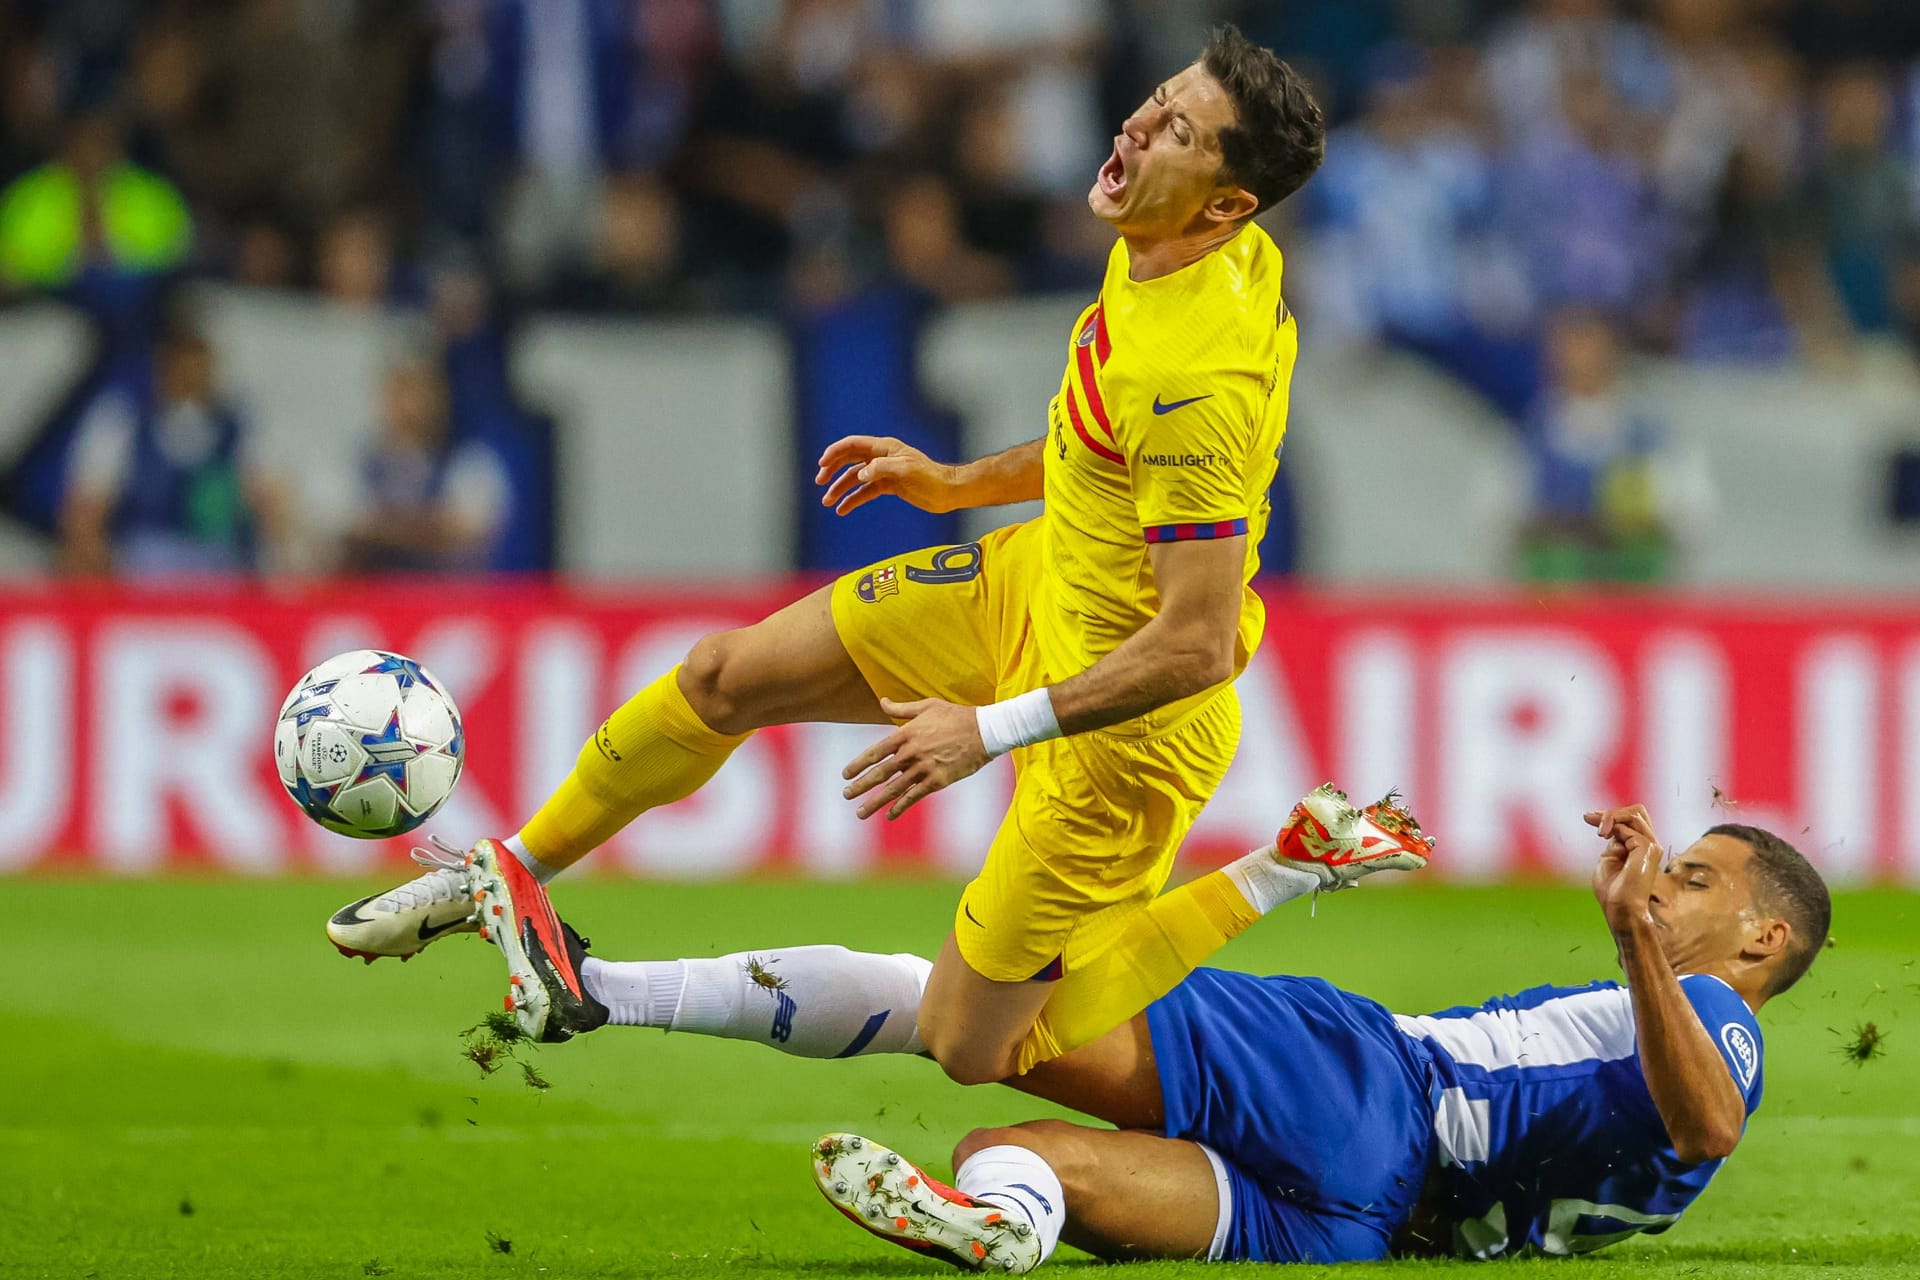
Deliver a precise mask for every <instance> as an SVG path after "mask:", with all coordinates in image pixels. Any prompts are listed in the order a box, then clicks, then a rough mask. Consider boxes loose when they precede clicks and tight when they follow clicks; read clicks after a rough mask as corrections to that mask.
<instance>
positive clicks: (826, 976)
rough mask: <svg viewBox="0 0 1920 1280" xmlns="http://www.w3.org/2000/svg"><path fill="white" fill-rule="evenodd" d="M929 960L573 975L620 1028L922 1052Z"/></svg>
mask: <svg viewBox="0 0 1920 1280" xmlns="http://www.w3.org/2000/svg"><path fill="white" fill-rule="evenodd" d="M932 972H933V963H932V962H931V961H929V960H924V959H922V958H921V957H919V956H915V955H905V954H901V955H890V956H885V955H876V954H874V953H873V952H870V951H849V950H847V948H845V947H834V946H816V947H776V948H773V949H771V950H767V951H741V952H736V953H734V954H733V955H727V956H719V957H716V958H713V959H704V960H667V961H646V960H643V961H637V962H615V961H608V960H595V959H589V960H588V961H587V962H586V964H585V965H583V966H582V967H581V970H580V978H581V981H582V982H584V983H585V984H586V987H587V992H588V994H590V995H592V996H593V997H594V998H595V999H596V1000H599V1001H600V1002H601V1003H602V1004H604V1005H606V1006H607V1012H608V1016H609V1020H610V1021H612V1022H616V1023H620V1024H622V1025H625V1026H635V1027H665V1028H667V1029H668V1030H671V1031H688V1032H692V1033H694V1034H695V1035H705V1036H720V1037H722V1038H724V1039H728V1040H751V1041H753V1042H754V1043H756V1044H764V1045H766V1046H767V1047H768V1048H770V1049H778V1050H780V1051H781V1052H782V1053H791V1054H793V1055H795V1056H796V1057H801V1058H853V1057H861V1056H864V1055H866V1054H870V1053H924V1052H926V1045H925V1044H923V1043H922V1042H921V1040H920V1032H919V1028H918V1026H917V1023H918V1020H919V1015H920V995H921V993H922V992H923V991H925V990H926V987H927V975H928V974H930V973H932Z"/></svg>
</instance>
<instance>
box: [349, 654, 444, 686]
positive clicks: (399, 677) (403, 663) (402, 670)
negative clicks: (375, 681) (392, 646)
mask: <svg viewBox="0 0 1920 1280" xmlns="http://www.w3.org/2000/svg"><path fill="white" fill-rule="evenodd" d="M362 674H364V675H370V676H392V677H393V678H394V680H396V681H397V682H398V683H399V685H400V687H401V688H402V689H411V688H412V687H413V686H414V685H416V684H423V685H425V686H427V688H429V689H434V688H438V686H437V685H435V684H434V683H433V681H432V680H430V679H428V677H427V673H426V672H425V671H422V670H421V669H420V664H419V663H417V662H415V661H414V660H413V659H412V658H403V657H401V656H400V655H399V654H397V653H393V654H388V655H387V656H386V657H384V658H382V659H381V660H380V661H379V662H376V663H375V664H374V665H372V666H371V667H368V668H367V669H366V671H365V672H363V673H362Z"/></svg>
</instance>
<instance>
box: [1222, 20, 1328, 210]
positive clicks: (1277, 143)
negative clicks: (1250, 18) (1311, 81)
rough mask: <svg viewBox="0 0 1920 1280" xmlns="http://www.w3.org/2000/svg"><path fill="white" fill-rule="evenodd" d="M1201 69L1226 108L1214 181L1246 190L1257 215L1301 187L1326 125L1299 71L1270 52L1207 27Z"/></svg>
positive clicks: (1236, 34)
mask: <svg viewBox="0 0 1920 1280" xmlns="http://www.w3.org/2000/svg"><path fill="white" fill-rule="evenodd" d="M1200 65H1201V67H1202V68H1203V69H1204V70H1205V71H1206V73H1207V74H1208V75H1210V76H1212V77H1213V78H1214V79H1215V80H1218V81H1219V82H1220V86H1221V88H1223V89H1225V90H1226V91H1227V99H1228V101H1230V102H1232V103H1233V114H1234V123H1233V124H1232V125H1229V126H1228V127H1226V128H1224V129H1222V130H1221V131H1220V155H1221V161H1222V163H1221V176H1222V177H1223V178H1225V179H1226V180H1227V181H1229V182H1232V183H1235V184H1236V185H1238V186H1240V187H1243V188H1245V189H1246V190H1247V191H1249V192H1251V193H1252V194H1253V198H1254V199H1255V200H1258V201H1259V202H1260V207H1259V208H1258V209H1257V210H1256V211H1255V212H1257V213H1264V212H1266V211H1267V210H1268V209H1271V208H1272V207H1273V206H1274V205H1276V204H1279V203H1280V202H1281V201H1282V200H1284V199H1286V198H1287V197H1288V196H1290V195H1292V194H1293V193H1294V192H1296V191H1298V190H1299V189H1300V188H1301V187H1302V186H1304V185H1306V181H1307V179H1308V178H1311V177H1312V176H1313V173H1314V170H1316V169H1318V168H1319V167H1320V162H1321V161H1322V160H1324V159H1325V158H1326V154H1327V123H1326V119H1325V117H1324V116H1322V115H1321V112H1320V104H1319V103H1317V102H1315V101H1314V100H1313V93H1312V92H1311V91H1310V90H1309V89H1308V88H1307V82H1306V80H1305V79H1303V78H1302V77H1301V76H1300V74H1299V73H1298V72H1296V71H1295V70H1294V69H1293V68H1292V67H1290V66H1288V65H1287V64H1286V63H1285V62H1283V61H1281V60H1280V57H1279V55H1277V54H1276V53H1274V51H1273V50H1271V49H1263V48H1261V47H1260V46H1259V45H1257V44H1255V43H1254V42H1253V41H1251V40H1249V39H1247V38H1246V37H1245V36H1243V35H1241V34H1240V29H1239V28H1238V27H1235V26H1232V25H1230V24H1229V25H1227V26H1221V27H1216V28H1214V31H1213V35H1212V36H1211V37H1210V38H1209V39H1208V40H1207V47H1206V48H1205V49H1203V50H1202V51H1201V53H1200Z"/></svg>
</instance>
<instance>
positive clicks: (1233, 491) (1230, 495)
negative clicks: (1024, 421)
mask: <svg viewBox="0 0 1920 1280" xmlns="http://www.w3.org/2000/svg"><path fill="white" fill-rule="evenodd" d="M1176 381H1177V380H1176ZM1251 381H1252V380H1251V379H1248V378H1246V377H1244V376H1235V375H1231V374H1225V375H1221V376H1220V377H1219V378H1218V380H1216V381H1214V382H1212V384H1211V385H1210V386H1198V385H1196V386H1169V387H1165V388H1159V387H1155V388H1148V387H1137V388H1136V387H1133V386H1126V385H1123V386H1119V387H1116V388H1114V391H1115V393H1116V394H1115V395H1114V396H1113V399H1114V401H1115V403H1114V404H1113V406H1112V409H1113V413H1114V418H1115V423H1114V425H1115V428H1116V432H1115V435H1116V439H1117V440H1118V442H1119V444H1120V447H1121V453H1122V454H1123V455H1124V456H1125V457H1126V460H1127V472H1128V474H1129V475H1130V476H1131V477H1132V481H1133V504H1134V509H1135V511H1136V512H1138V514H1139V519H1140V528H1141V531H1142V533H1143V535H1144V536H1145V538H1146V540H1147V541H1148V542H1178V541H1182V540H1184V539H1187V538H1230V537H1233V536H1235V535H1237V534H1243V533H1245V532H1246V531H1247V518H1248V516H1249V515H1251V514H1252V513H1251V512H1250V510H1249V509H1248V505H1247V468H1248V467H1249V465H1250V464H1251V459H1250V458H1249V456H1248V455H1249V453H1250V452H1251V450H1252V448H1253V442H1254V437H1255V435H1256V433H1257V432H1258V430H1259V409H1258V406H1257V405H1256V404H1255V403H1254V401H1253V398H1252V396H1251V394H1250V392H1251V390H1252V388H1251Z"/></svg>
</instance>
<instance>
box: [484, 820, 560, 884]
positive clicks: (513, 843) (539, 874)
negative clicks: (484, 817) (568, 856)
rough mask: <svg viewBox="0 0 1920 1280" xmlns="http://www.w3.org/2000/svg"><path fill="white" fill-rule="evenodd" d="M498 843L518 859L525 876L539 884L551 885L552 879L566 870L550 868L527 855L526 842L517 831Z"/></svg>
mask: <svg viewBox="0 0 1920 1280" xmlns="http://www.w3.org/2000/svg"><path fill="white" fill-rule="evenodd" d="M500 843H501V844H503V845H505V846H507V852H508V853H510V854H512V855H513V856H514V857H516V858H518V859H520V865H521V866H523V867H525V868H526V869H527V874H528V875H530V876H532V877H533V878H534V879H535V880H538V881H539V882H540V883H541V884H551V883H553V878H554V877H555V876H557V875H559V874H560V873H561V872H562V871H564V870H566V868H565V867H550V866H548V865H547V864H546V863H544V862H542V861H540V859H538V858H536V857H534V856H533V855H532V854H530V853H528V852H527V844H526V841H524V840H522V839H521V838H520V833H519V832H518V831H516V832H514V833H513V834H512V835H510V836H508V837H507V838H506V839H505V840H502V841H501V842H500Z"/></svg>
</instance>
